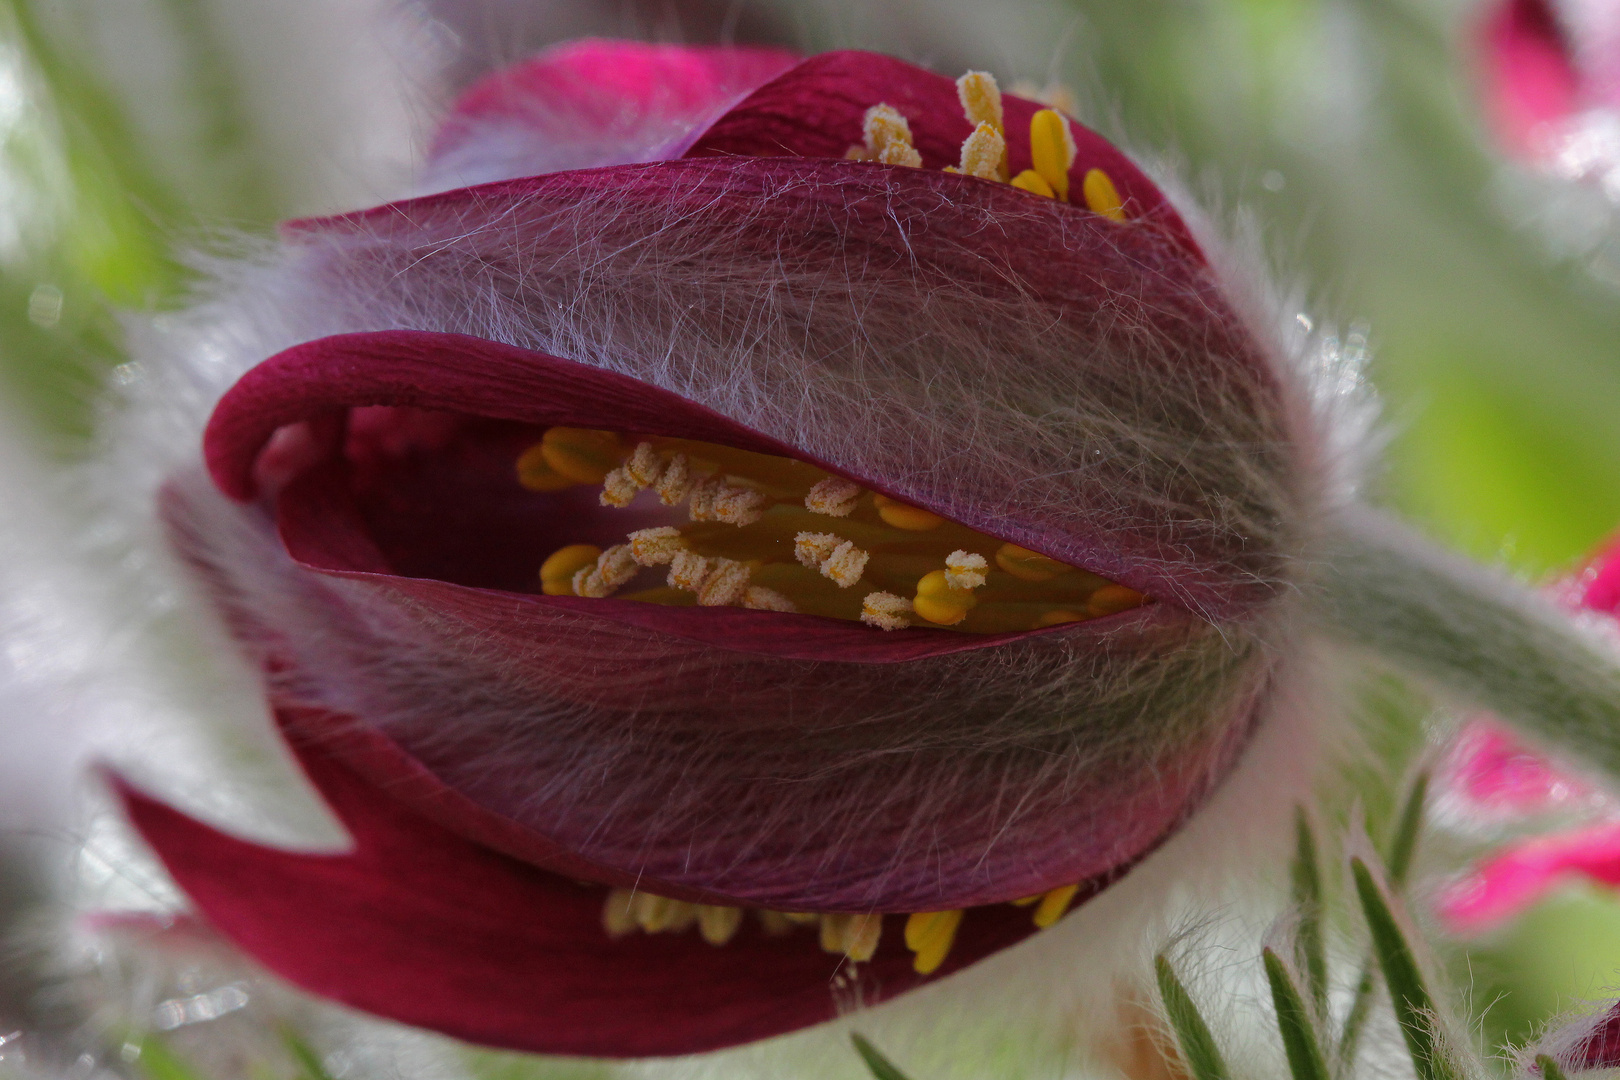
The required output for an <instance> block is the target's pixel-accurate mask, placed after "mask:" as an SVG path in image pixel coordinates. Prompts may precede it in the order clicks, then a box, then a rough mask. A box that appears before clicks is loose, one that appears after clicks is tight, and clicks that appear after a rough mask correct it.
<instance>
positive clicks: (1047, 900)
mask: <svg viewBox="0 0 1620 1080" xmlns="http://www.w3.org/2000/svg"><path fill="white" fill-rule="evenodd" d="M1079 891H1080V886H1078V885H1065V886H1063V887H1062V888H1059V889H1053V890H1052V891H1051V892H1048V893H1046V894H1044V895H1042V897H1041V903H1040V906H1039V907H1037V908H1036V909H1035V925H1036V926H1038V927H1040V928H1041V929H1042V930H1045V929H1046V928H1047V927H1048V926H1051V925H1052V924H1053V923H1055V922H1057V921H1058V920H1059V919H1061V918H1063V913H1064V912H1065V911H1068V910H1069V905H1070V904H1071V903H1073V902H1074V894H1075V893H1077V892H1079Z"/></svg>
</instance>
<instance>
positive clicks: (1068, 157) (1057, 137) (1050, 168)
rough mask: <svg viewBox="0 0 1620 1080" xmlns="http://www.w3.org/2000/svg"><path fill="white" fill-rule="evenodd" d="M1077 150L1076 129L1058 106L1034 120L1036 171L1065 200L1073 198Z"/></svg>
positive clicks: (1032, 139)
mask: <svg viewBox="0 0 1620 1080" xmlns="http://www.w3.org/2000/svg"><path fill="white" fill-rule="evenodd" d="M1075 153H1076V150H1075V145H1074V132H1073V131H1072V130H1071V129H1070V128H1069V121H1068V120H1067V119H1066V118H1065V117H1064V116H1063V115H1062V114H1061V113H1059V112H1058V111H1057V110H1056V109H1042V110H1041V111H1040V112H1038V113H1036V114H1035V115H1034V116H1033V117H1032V118H1031V119H1030V121H1029V155H1030V158H1031V159H1032V161H1033V164H1034V166H1035V171H1036V172H1037V173H1039V174H1040V176H1041V179H1042V180H1045V181H1046V185H1047V186H1048V187H1050V188H1051V189H1052V193H1053V194H1054V195H1056V196H1057V197H1058V198H1060V199H1062V200H1063V201H1064V202H1068V201H1069V169H1070V167H1071V166H1073V165H1074V157H1075ZM1092 209H1094V210H1095V209H1096V207H1092Z"/></svg>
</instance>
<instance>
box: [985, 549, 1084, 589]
mask: <svg viewBox="0 0 1620 1080" xmlns="http://www.w3.org/2000/svg"><path fill="white" fill-rule="evenodd" d="M996 565H997V566H999V567H1001V568H1002V569H1003V570H1005V571H1007V573H1009V574H1011V575H1012V576H1013V577H1015V578H1017V579H1018V580H1020V581H1033V582H1040V581H1051V580H1052V579H1053V578H1055V577H1057V576H1058V575H1059V574H1065V573H1068V572H1069V571H1070V570H1072V569H1074V567H1072V566H1069V565H1068V564H1067V563H1060V562H1058V561H1057V560H1056V559H1049V558H1047V557H1046V556H1045V555H1042V554H1040V553H1038V552H1034V551H1031V550H1029V548H1025V547H1019V546H1018V545H1017V544H1002V545H1001V547H999V548H997V549H996Z"/></svg>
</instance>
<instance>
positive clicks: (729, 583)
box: [697, 559, 750, 607]
mask: <svg viewBox="0 0 1620 1080" xmlns="http://www.w3.org/2000/svg"><path fill="white" fill-rule="evenodd" d="M715 564H716V565H715V566H714V568H713V569H712V570H710V571H709V574H708V576H707V577H705V578H704V579H703V585H702V586H701V587H700V588H699V589H698V591H697V598H698V603H699V604H701V605H703V606H704V607H730V606H731V605H732V604H735V603H737V602H738V601H740V600H741V599H742V598H743V594H744V593H746V592H747V591H748V576H749V573H750V571H749V569H748V564H747V563H740V562H734V561H732V560H731V559H716V560H715Z"/></svg>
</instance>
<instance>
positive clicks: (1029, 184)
mask: <svg viewBox="0 0 1620 1080" xmlns="http://www.w3.org/2000/svg"><path fill="white" fill-rule="evenodd" d="M1012 186H1013V187H1015V188H1019V189H1021V190H1023V191H1027V192H1029V193H1030V194H1031V195H1044V196H1046V197H1047V198H1048V199H1055V198H1057V193H1056V192H1054V191H1053V190H1052V185H1051V184H1048V183H1047V182H1046V181H1045V180H1043V179H1041V174H1040V173H1038V172H1036V171H1035V170H1034V169H1025V170H1024V171H1023V172H1021V173H1019V174H1018V175H1017V176H1015V177H1013V178H1012Z"/></svg>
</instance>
